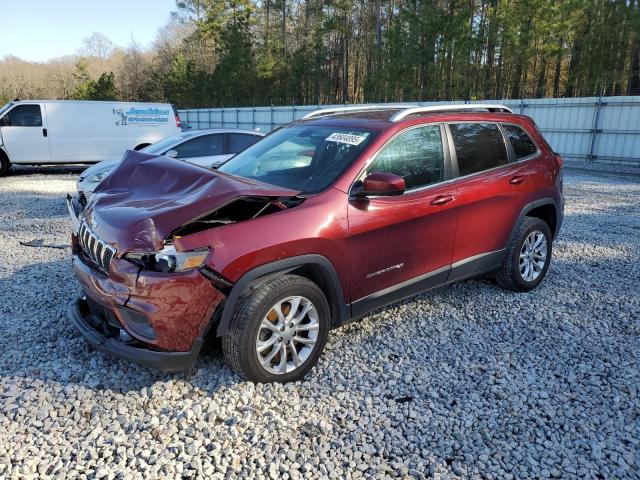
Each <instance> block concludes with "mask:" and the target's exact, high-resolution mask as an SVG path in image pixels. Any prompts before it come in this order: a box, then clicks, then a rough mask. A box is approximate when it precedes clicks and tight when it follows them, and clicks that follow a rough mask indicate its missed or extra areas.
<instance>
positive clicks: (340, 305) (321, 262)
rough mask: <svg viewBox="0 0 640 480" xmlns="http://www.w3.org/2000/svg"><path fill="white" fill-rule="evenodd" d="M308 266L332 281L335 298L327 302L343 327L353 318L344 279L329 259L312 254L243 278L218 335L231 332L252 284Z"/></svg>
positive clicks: (225, 310)
mask: <svg viewBox="0 0 640 480" xmlns="http://www.w3.org/2000/svg"><path fill="white" fill-rule="evenodd" d="M305 265H313V266H315V267H320V268H321V269H322V270H323V273H324V274H325V277H326V279H327V280H328V282H327V288H329V289H330V292H329V293H330V294H331V295H332V298H327V300H328V301H329V303H330V304H331V303H332V301H333V304H334V306H335V314H336V316H337V319H336V320H337V322H336V323H338V324H340V323H343V322H344V321H346V320H347V319H348V317H349V313H348V305H347V303H346V302H345V299H344V294H343V290H342V283H341V282H340V277H339V276H338V273H337V272H336V269H335V268H334V266H333V264H332V263H331V262H330V261H329V259H327V258H326V257H324V256H322V255H317V254H309V255H300V256H296V257H289V258H284V259H282V260H276V261H274V262H270V263H266V264H264V265H260V266H258V267H255V268H253V269H252V270H249V271H248V272H247V273H245V274H244V275H242V277H240V278H239V279H238V281H237V282H236V283H235V284H234V285H233V287H232V288H231V291H230V292H229V295H228V296H227V298H226V300H225V302H224V305H223V307H222V316H221V317H220V322H219V323H218V326H217V329H216V335H217V336H218V337H221V336H223V335H225V334H226V333H227V332H228V331H229V327H230V326H231V320H232V319H233V311H234V309H235V307H236V304H237V303H238V300H239V299H240V296H241V295H242V293H243V292H244V291H245V290H246V289H247V288H248V287H249V286H250V285H251V284H252V283H254V282H255V281H256V280H258V279H261V278H270V277H272V276H273V275H282V274H284V273H287V272H290V271H292V270H295V269H296V268H299V267H303V266H305ZM214 318H215V316H214Z"/></svg>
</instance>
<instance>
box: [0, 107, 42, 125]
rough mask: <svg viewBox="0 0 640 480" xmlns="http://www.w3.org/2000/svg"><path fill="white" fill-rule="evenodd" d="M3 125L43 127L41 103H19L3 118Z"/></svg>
mask: <svg viewBox="0 0 640 480" xmlns="http://www.w3.org/2000/svg"><path fill="white" fill-rule="evenodd" d="M2 125H6V126H11V127H41V126H42V114H41V113H40V105H18V106H17V107H15V108H14V109H13V110H11V111H10V112H9V113H7V115H5V116H4V117H3V118H2Z"/></svg>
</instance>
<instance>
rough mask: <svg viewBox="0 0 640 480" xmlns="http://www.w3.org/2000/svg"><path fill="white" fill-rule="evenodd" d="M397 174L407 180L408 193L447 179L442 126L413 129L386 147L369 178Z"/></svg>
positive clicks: (368, 172) (371, 167)
mask: <svg viewBox="0 0 640 480" xmlns="http://www.w3.org/2000/svg"><path fill="white" fill-rule="evenodd" d="M373 172H385V173H393V174H394V175H398V176H400V177H402V178H404V182H405V185H406V188H407V190H411V189H412V188H420V187H424V186H426V185H430V184H432V183H436V182H440V181H442V180H443V179H444V151H443V149H442V136H441V135H440V126H439V125H428V126H425V127H418V128H412V129H410V130H408V131H406V132H404V133H401V134H400V135H398V136H397V137H396V138H394V139H393V140H391V142H390V143H389V144H388V145H387V146H386V147H384V149H383V150H382V151H381V152H380V153H379V154H378V156H377V157H376V159H375V160H374V161H373V163H372V164H371V166H369V168H367V171H366V173H365V174H366V175H368V174H370V173H373Z"/></svg>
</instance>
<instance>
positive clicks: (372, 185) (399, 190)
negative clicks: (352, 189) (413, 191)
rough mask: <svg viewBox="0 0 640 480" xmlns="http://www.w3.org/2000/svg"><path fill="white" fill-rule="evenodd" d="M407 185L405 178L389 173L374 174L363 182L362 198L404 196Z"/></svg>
mask: <svg viewBox="0 0 640 480" xmlns="http://www.w3.org/2000/svg"><path fill="white" fill-rule="evenodd" d="M405 188H406V185H405V183H404V178H402V177H401V176H399V175H394V174H393V173H387V172H373V173H370V174H369V175H367V176H366V177H365V179H364V180H363V181H362V189H361V190H360V191H359V193H360V196H365V197H366V196H369V195H376V196H392V195H402V194H403V193H404V190H405Z"/></svg>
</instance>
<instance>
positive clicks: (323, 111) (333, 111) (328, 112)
mask: <svg viewBox="0 0 640 480" xmlns="http://www.w3.org/2000/svg"><path fill="white" fill-rule="evenodd" d="M403 108H420V107H418V106H417V105H407V104H406V103H405V104H402V105H394V104H391V103H388V104H385V105H361V106H354V107H333V108H323V109H320V110H314V111H313V112H310V113H307V114H306V115H305V116H304V117H302V119H303V120H304V119H309V118H313V117H323V116H325V115H333V114H336V113H343V112H366V111H372V110H373V111H379V110H398V109H403Z"/></svg>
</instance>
